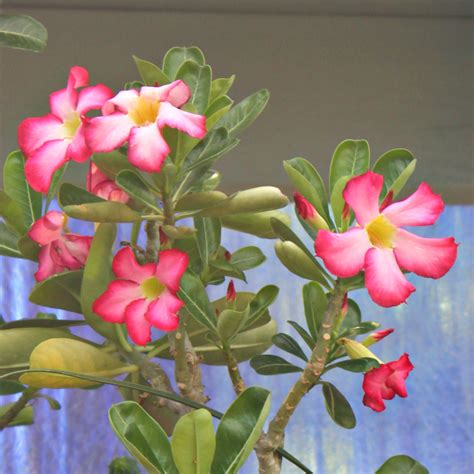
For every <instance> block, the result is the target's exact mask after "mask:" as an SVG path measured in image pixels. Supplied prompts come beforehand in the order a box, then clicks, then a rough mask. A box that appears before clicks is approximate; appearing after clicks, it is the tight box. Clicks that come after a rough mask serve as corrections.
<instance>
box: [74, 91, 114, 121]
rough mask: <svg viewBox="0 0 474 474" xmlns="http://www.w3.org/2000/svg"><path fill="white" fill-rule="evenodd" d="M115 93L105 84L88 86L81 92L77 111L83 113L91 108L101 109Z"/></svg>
mask: <svg viewBox="0 0 474 474" xmlns="http://www.w3.org/2000/svg"><path fill="white" fill-rule="evenodd" d="M113 95H114V93H113V92H112V90H111V89H109V88H108V87H106V86H104V84H97V85H96V86H91V87H86V88H84V89H82V90H81V92H79V97H78V99H77V112H78V113H79V114H80V115H83V114H85V113H87V112H89V111H90V110H96V109H101V108H102V106H103V105H104V104H105V102H106V101H108V100H109V99H110V98H111V97H112V96H113Z"/></svg>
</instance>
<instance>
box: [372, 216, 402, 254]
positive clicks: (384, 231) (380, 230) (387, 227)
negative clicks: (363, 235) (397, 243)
mask: <svg viewBox="0 0 474 474" xmlns="http://www.w3.org/2000/svg"><path fill="white" fill-rule="evenodd" d="M365 231H366V232H367V235H368V236H369V240H370V243H371V244H372V245H373V246H374V247H378V248H381V249H384V248H385V249H391V248H393V238H394V236H395V233H396V231H397V228H396V227H395V226H394V225H393V224H392V223H391V222H390V221H389V220H388V219H387V218H386V217H385V216H384V215H382V214H380V215H379V216H377V217H376V218H375V219H373V220H372V221H370V222H369V223H368V224H367V225H366V226H365Z"/></svg>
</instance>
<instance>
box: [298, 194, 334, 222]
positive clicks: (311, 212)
mask: <svg viewBox="0 0 474 474" xmlns="http://www.w3.org/2000/svg"><path fill="white" fill-rule="evenodd" d="M293 197H294V199H295V206H296V211H297V212H298V214H299V216H300V217H301V219H303V220H304V221H305V222H307V223H308V224H309V225H310V226H311V227H313V228H314V229H318V230H319V229H324V230H329V226H328V224H327V222H326V221H325V220H324V219H323V218H322V217H321V216H320V215H319V214H318V211H316V209H315V208H314V206H313V205H312V204H311V203H310V202H309V201H308V200H307V199H306V198H305V197H304V196H303V195H302V194H300V193H294V194H293Z"/></svg>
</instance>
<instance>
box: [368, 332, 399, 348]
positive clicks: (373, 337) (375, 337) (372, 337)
mask: <svg viewBox="0 0 474 474" xmlns="http://www.w3.org/2000/svg"><path fill="white" fill-rule="evenodd" d="M393 331H395V329H393V328H389V329H381V330H380V331H375V332H373V333H371V334H369V335H368V336H367V337H366V338H365V339H364V340H363V341H362V344H363V345H364V346H365V347H369V346H371V345H372V344H375V343H376V342H379V341H381V340H382V339H384V338H386V337H387V336H389V335H390V334H392V332H393Z"/></svg>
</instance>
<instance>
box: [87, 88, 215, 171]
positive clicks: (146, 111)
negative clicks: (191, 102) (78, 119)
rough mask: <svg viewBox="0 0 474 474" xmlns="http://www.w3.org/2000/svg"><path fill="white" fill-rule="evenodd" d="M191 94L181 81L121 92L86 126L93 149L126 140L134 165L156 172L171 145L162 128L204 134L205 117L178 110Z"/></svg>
mask: <svg viewBox="0 0 474 474" xmlns="http://www.w3.org/2000/svg"><path fill="white" fill-rule="evenodd" d="M189 97H190V91H189V87H188V86H187V85H186V84H185V83H184V82H183V81H180V80H178V81H174V82H172V83H171V84H167V85H165V86H161V87H148V86H144V87H142V88H141V89H140V92H138V91H137V90H135V89H131V90H128V91H121V92H119V93H118V94H117V95H116V96H115V97H113V98H112V99H110V100H109V101H107V102H106V103H105V104H104V106H103V107H102V114H103V116H102V117H96V118H94V119H92V120H91V121H90V123H89V124H88V126H87V129H86V139H87V143H88V145H89V146H90V147H91V148H92V150H94V152H96V151H98V152H109V151H112V150H114V149H115V148H118V147H120V146H122V145H123V144H124V143H125V142H127V141H128V159H129V161H130V163H132V164H133V165H135V166H136V167H137V168H139V169H141V170H143V171H148V172H154V173H158V172H159V171H160V169H161V165H162V164H163V161H164V160H165V158H166V157H167V156H168V154H169V152H170V147H169V146H168V144H167V143H166V141H165V139H164V138H163V136H162V134H161V130H162V129H163V128H164V127H165V126H168V127H171V128H177V129H178V130H181V131H182V132H185V133H187V134H188V135H190V136H191V137H194V138H202V137H204V135H205V134H206V117H204V116H203V115H197V114H193V113H190V112H185V111H183V110H180V109H179V107H181V106H182V105H184V104H185V103H186V102H187V101H188V99H189Z"/></svg>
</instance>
